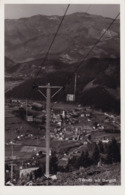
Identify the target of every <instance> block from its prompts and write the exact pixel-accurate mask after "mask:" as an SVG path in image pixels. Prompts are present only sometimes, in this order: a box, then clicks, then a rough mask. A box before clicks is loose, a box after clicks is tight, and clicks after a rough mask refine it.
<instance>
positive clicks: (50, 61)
mask: <svg viewBox="0 0 125 195" xmlns="http://www.w3.org/2000/svg"><path fill="white" fill-rule="evenodd" d="M61 18H62V17H61V16H43V15H37V16H32V17H30V18H21V19H18V20H5V54H6V58H5V73H6V74H8V75H9V76H10V77H12V78H16V79H17V78H20V79H21V84H20V85H19V86H17V83H16V87H15V86H14V87H12V86H11V89H10V90H7V92H6V98H10V97H14V98H32V99H41V96H40V94H39V93H38V92H37V90H33V89H32V84H33V81H34V78H35V77H36V75H37V73H38V71H39V75H38V78H37V79H36V83H37V84H38V85H41V84H42V85H44V84H46V83H48V82H49V83H51V84H52V85H57V83H58V85H61V86H64V89H63V90H62V91H60V93H59V94H58V95H57V96H55V98H54V99H53V101H56V100H57V101H65V100H66V94H68V93H73V89H74V72H75V70H76V69H77V68H78V66H79V64H80V66H79V68H78V69H77V70H78V71H77V88H76V101H77V102H78V103H81V104H82V105H89V106H92V107H95V108H97V109H102V110H103V111H112V112H116V113H120V29H119V25H120V23H119V20H116V21H115V23H114V24H113V25H112V26H111V28H110V29H108V31H107V32H106V33H105V31H106V28H107V27H108V26H109V24H110V23H111V22H112V19H111V18H104V17H102V16H96V15H90V14H87V13H74V14H71V15H67V16H66V17H65V20H64V21H63V24H62V26H61V29H60V31H59V33H58V35H57V37H56V39H55V41H54V44H53V46H52V48H51V50H50V53H49V56H48V57H47V59H46V61H45V63H44V64H43V60H44V57H45V54H46V52H47V49H48V47H49V45H50V43H51V41H52V39H53V36H54V34H55V32H56V29H57V27H58V25H59V23H60V20H61ZM103 33H105V35H104V36H103V38H102V40H101V41H100V42H99V44H97V45H96V47H95V48H94V49H93V51H92V52H90V54H89V55H88V56H87V58H85V59H84V56H86V54H87V53H88V51H90V49H91V48H92V46H93V44H95V43H96V42H97V40H98V38H99V37H100V36H102V34H103ZM11 59H12V60H11ZM83 59H84V60H83ZM9 79H10V78H9ZM11 80H12V79H11ZM66 81H67V82H66ZM6 82H7V81H6ZM11 85H12V84H11Z"/></svg>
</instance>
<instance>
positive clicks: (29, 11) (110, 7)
mask: <svg viewBox="0 0 125 195" xmlns="http://www.w3.org/2000/svg"><path fill="white" fill-rule="evenodd" d="M66 7H67V5H66V4H55V5H54V4H6V5H5V18H6V19H19V18H25V17H30V16H33V15H38V14H41V15H63V14H64V12H65V10H66ZM74 12H87V13H90V14H94V15H101V16H104V17H109V18H115V17H116V15H117V14H118V13H119V12H120V5H118V4H101V5H99V4H94V5H92V4H91V5H87V4H71V5H70V7H69V9H68V12H67V14H72V13H74Z"/></svg>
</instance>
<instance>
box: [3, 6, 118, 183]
mask: <svg viewBox="0 0 125 195" xmlns="http://www.w3.org/2000/svg"><path fill="white" fill-rule="evenodd" d="M120 8H121V7H120V4H94V3H93V4H84V3H81V4H77V3H76V4H68V3H67V4H58V3H56V4H23V3H22V4H5V5H4V36H5V38H4V39H5V40H4V82H5V88H4V90H5V91H4V94H5V100H4V101H5V103H4V104H5V105H4V110H5V111H4V112H5V129H4V131H5V137H4V148H5V158H4V165H5V167H4V168H5V170H4V172H5V178H4V185H5V186H13V187H14V186H121V74H120V72H121V48H120V41H121V31H120V26H121V17H120V14H121V13H120Z"/></svg>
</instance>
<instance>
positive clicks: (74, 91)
mask: <svg viewBox="0 0 125 195" xmlns="http://www.w3.org/2000/svg"><path fill="white" fill-rule="evenodd" d="M76 82H77V74H76V73H75V81H74V97H75V100H76Z"/></svg>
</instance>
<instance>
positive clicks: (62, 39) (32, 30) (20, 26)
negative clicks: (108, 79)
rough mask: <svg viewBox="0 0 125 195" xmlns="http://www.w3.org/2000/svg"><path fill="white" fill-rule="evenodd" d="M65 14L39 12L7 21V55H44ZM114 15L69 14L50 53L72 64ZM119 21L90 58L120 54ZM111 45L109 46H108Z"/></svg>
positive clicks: (29, 57)
mask: <svg viewBox="0 0 125 195" xmlns="http://www.w3.org/2000/svg"><path fill="white" fill-rule="evenodd" d="M61 19H62V17H61V16H43V15H36V16H32V17H30V18H21V19H16V20H9V19H6V20H5V51H6V56H7V57H9V58H10V59H13V60H14V61H15V62H24V61H30V60H33V59H36V58H42V57H43V56H44V55H45V53H46V51H47V49H48V47H49V45H50V43H51V41H52V39H53V36H54V34H55V32H56V30H57V28H58V25H59V23H60V21H61ZM111 21H112V19H111V18H104V17H102V16H96V15H90V14H87V13H74V14H71V15H67V16H66V17H65V20H64V21H63V24H62V26H61V29H60V30H59V33H58V35H57V37H56V39H55V42H54V44H53V46H52V49H51V50H50V54H51V55H52V57H53V56H55V55H56V57H60V59H62V60H64V61H67V62H69V63H71V62H76V61H79V60H80V59H81V58H82V57H83V56H84V55H86V53H87V52H88V50H89V49H90V48H91V47H92V45H93V44H94V43H95V42H96V41H97V39H98V38H99V37H100V36H101V35H102V33H103V32H104V31H105V30H106V28H107V27H108V25H109V24H110V23H111ZM119 36H120V32H119V20H116V22H115V23H114V24H113V25H112V27H111V29H109V30H108V31H107V33H106V34H105V36H104V38H103V40H102V41H101V42H100V43H99V44H98V46H97V47H96V48H95V49H94V50H93V52H92V53H91V55H90V56H89V58H90V57H98V58H102V57H103V58H104V57H105V58H110V57H111V58H117V57H119V51H120V49H119V45H120V44H119V41H120V40H119ZM107 44H108V47H107Z"/></svg>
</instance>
